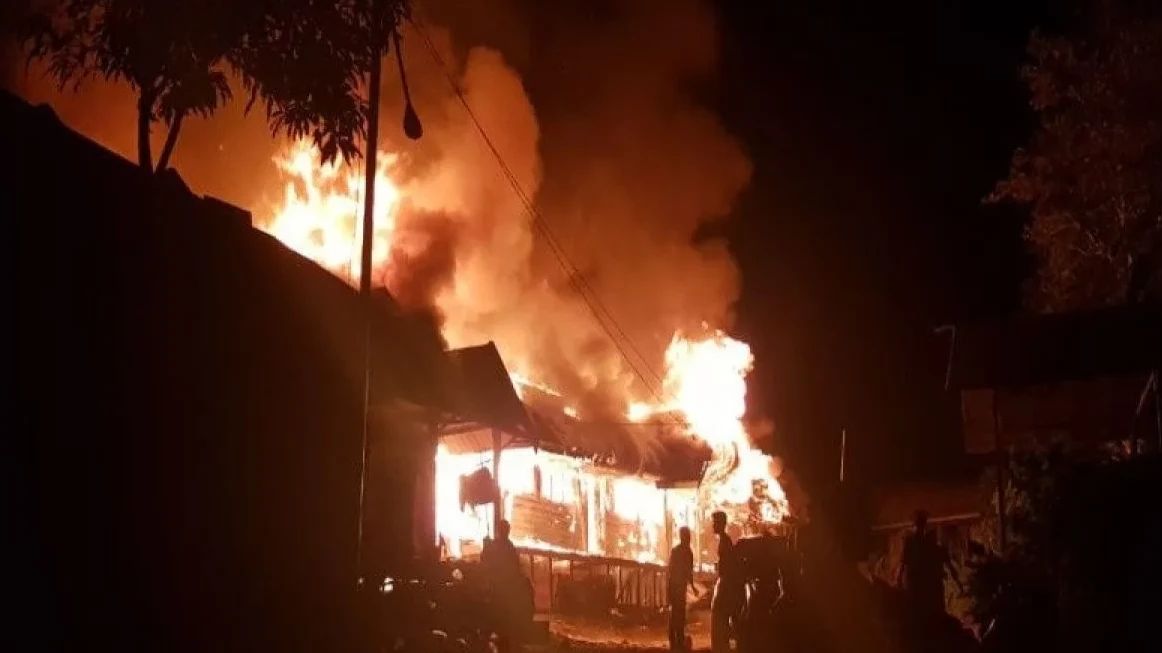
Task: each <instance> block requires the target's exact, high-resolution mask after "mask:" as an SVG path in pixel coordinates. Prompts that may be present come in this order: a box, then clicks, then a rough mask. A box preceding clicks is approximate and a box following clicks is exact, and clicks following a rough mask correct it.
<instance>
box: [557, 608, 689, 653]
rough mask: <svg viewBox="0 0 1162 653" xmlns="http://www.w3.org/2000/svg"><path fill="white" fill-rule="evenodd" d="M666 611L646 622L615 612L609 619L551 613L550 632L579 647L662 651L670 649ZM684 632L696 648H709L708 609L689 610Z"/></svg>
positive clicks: (565, 642)
mask: <svg viewBox="0 0 1162 653" xmlns="http://www.w3.org/2000/svg"><path fill="white" fill-rule="evenodd" d="M666 627H667V621H666V617H665V615H659V616H658V618H656V619H651V620H650V621H649V622H648V623H640V622H639V623H629V622H627V621H624V620H621V619H619V618H618V616H617V615H611V616H610V618H609V619H608V620H604V619H603V620H595V619H580V618H569V617H563V616H556V615H554V617H553V619H552V620H551V621H550V622H549V632H550V633H551V634H552V635H553V639H554V640H556V641H557V642H558V643H559V644H561V645H564V646H567V647H568V648H570V649H574V650H581V651H603V650H610V649H615V650H618V651H664V650H668V649H669V641H668V638H667V636H666ZM686 634H687V635H689V636H691V637H692V638H693V640H694V650H695V651H708V650H710V613H709V612H707V611H704V610H695V611H691V613H690V616H689V619H688V620H687V622H686Z"/></svg>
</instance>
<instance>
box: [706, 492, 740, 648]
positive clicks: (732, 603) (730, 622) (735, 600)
mask: <svg viewBox="0 0 1162 653" xmlns="http://www.w3.org/2000/svg"><path fill="white" fill-rule="evenodd" d="M711 519H712V520H713V521H712V522H711V523H712V525H713V527H714V534H715V535H717V536H718V582H716V583H715V585H714V598H713V599H712V600H711V602H710V648H711V650H712V651H714V652H715V653H720V652H721V653H725V652H726V651H729V650H730V637H731V633H732V631H733V630H734V629H735V628H737V627H738V625H739V617H740V616H741V613H742V608H743V605H744V604H745V603H746V585H745V582H744V579H743V575H742V569H741V568H740V565H739V561H738V555H737V553H736V552H735V550H734V542H732V541H731V539H730V536H729V535H727V534H726V513H724V512H722V511H721V510H720V511H718V512H715V513H714V514H713V515H711Z"/></svg>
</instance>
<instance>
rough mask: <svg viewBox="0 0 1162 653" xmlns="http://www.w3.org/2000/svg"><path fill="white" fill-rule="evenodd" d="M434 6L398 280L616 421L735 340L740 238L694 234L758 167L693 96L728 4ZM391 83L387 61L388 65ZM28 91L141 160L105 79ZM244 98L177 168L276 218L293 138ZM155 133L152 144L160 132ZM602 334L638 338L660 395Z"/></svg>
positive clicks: (389, 109)
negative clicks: (688, 360)
mask: <svg viewBox="0 0 1162 653" xmlns="http://www.w3.org/2000/svg"><path fill="white" fill-rule="evenodd" d="M478 5H483V6H478ZM422 9H424V12H425V13H423V14H422V15H421V19H422V20H423V21H424V25H425V28H424V30H425V33H426V34H427V36H428V37H430V38H431V39H432V41H433V43H434V46H435V49H436V51H437V52H438V53H439V56H440V57H441V58H442V59H443V63H444V66H441V65H439V64H437V63H436V61H435V58H434V57H433V56H432V55H431V52H430V51H429V49H428V46H427V44H426V42H425V39H424V38H423V37H422V36H421V34H419V33H418V32H417V31H416V30H415V29H413V28H411V27H409V28H408V29H407V30H405V33H404V42H405V53H404V54H405V61H406V64H407V69H408V78H409V83H410V88H411V90H412V95H413V99H414V102H415V105H416V108H417V110H418V111H419V113H420V116H421V119H422V120H423V122H424V127H425V135H424V137H423V139H421V140H420V141H418V142H411V141H408V140H407V139H405V138H404V137H403V134H402V129H401V127H400V117H401V116H402V101H401V93H400V90H399V82H398V80H397V79H395V76H394V75H391V74H388V75H387V79H386V80H385V83H386V85H387V86H386V88H385V99H384V103H383V109H384V115H383V119H382V126H383V128H382V132H381V133H382V138H383V142H382V143H381V149H385V150H392V151H394V152H396V153H397V154H398V155H399V163H398V165H397V171H398V172H399V173H400V177H399V179H397V181H398V182H399V183H400V186H401V188H402V189H403V191H404V195H405V197H406V198H407V199H406V200H405V201H404V203H403V205H401V209H400V213H399V216H398V223H397V234H398V239H397V240H396V243H395V248H396V251H395V252H394V253H393V256H392V260H393V261H394V262H395V263H394V264H395V266H396V267H395V269H393V270H390V271H388V272H387V273H386V276H385V277H383V278H384V279H385V280H386V283H387V285H388V287H389V288H390V289H392V290H393V292H394V293H395V294H396V295H397V296H398V297H399V298H400V300H401V302H402V303H404V304H405V305H409V306H417V307H422V306H431V307H434V308H435V309H437V310H438V311H439V313H440V314H441V319H442V324H443V329H444V333H445V336H446V338H447V339H448V341H449V343H450V344H451V345H452V346H462V345H470V344H477V343H479V342H483V341H487V340H493V341H495V342H496V343H497V345H498V347H499V349H500V351H501V354H502V356H503V357H504V358H505V360H506V362H507V363H508V365H509V366H510V368H511V369H513V370H519V371H521V372H522V373H524V374H526V375H530V376H533V377H536V378H539V379H541V380H543V381H545V382H547V383H549V384H551V385H553V386H555V387H557V388H559V389H560V390H561V391H562V392H563V394H565V395H566V396H568V397H570V398H574V399H575V401H576V407H577V408H578V409H579V411H581V413H582V414H583V415H584V416H586V417H591V418H592V417H598V418H605V417H614V416H616V417H617V418H620V416H621V415H622V414H623V411H624V408H625V405H626V402H627V401H628V400H629V399H645V400H648V399H652V398H654V397H653V394H652V393H653V390H656V389H657V388H658V387H659V386H660V381H659V378H658V377H660V376H661V374H662V369H661V364H662V353H663V351H664V349H665V347H666V345H667V344H668V343H669V341H670V338H671V336H672V335H673V333H674V332H675V331H676V330H683V331H686V332H694V333H696V332H697V330H698V329H699V328H701V325H702V324H704V323H706V324H709V325H710V326H712V327H718V328H728V327H729V326H730V322H731V317H732V315H731V314H732V306H733V304H734V302H735V300H736V298H737V295H738V283H739V279H738V270H737V268H736V266H735V263H734V261H733V260H732V258H731V256H730V254H729V252H728V250H727V248H726V245H725V243H724V242H721V241H717V240H699V239H698V234H699V232H700V231H701V230H702V229H703V228H704V227H705V226H706V225H707V224H708V223H711V222H714V221H716V220H720V219H722V218H724V217H725V216H726V215H727V214H728V213H729V211H730V209H731V205H732V203H733V202H734V200H735V198H736V197H737V195H738V194H739V192H740V191H741V190H742V189H743V188H744V187H745V185H746V184H747V182H748V179H749V175H750V165H749V162H748V160H747V158H746V156H745V154H744V152H743V151H742V149H741V147H740V145H739V143H738V141H737V140H736V139H734V138H733V137H732V136H731V135H730V134H729V133H727V132H726V131H725V129H724V128H723V126H722V124H721V122H720V121H719V120H718V118H717V117H716V116H715V115H714V113H713V112H711V111H710V110H709V109H708V108H707V107H706V105H705V103H703V102H701V101H699V98H698V91H699V90H700V89H701V88H704V87H705V86H706V85H707V83H709V82H711V81H712V80H713V76H714V74H715V69H716V52H717V48H718V42H717V32H716V28H715V20H714V15H713V12H712V11H711V10H710V9H709V8H708V7H706V6H704V5H703V4H702V3H700V2H697V1H695V0H670V1H665V2H662V1H643V0H612V1H610V2H605V3H596V4H595V3H592V2H562V3H541V2H518V1H515V0H513V1H510V2H504V1H501V0H496V1H494V2H490V3H463V2H451V1H449V2H438V1H432V2H427V3H424V5H423V7H422ZM394 70H395V62H394V60H393V61H390V62H389V65H388V66H385V72H388V73H390V72H393V71H394ZM449 73H450V75H451V77H452V81H453V82H454V83H455V84H456V86H457V87H458V88H459V89H460V90H461V91H462V92H463V94H464V96H465V98H466V99H467V101H468V103H469V104H470V105H471V107H472V110H473V112H474V113H475V117H476V119H477V120H479V123H480V124H481V125H482V126H483V127H484V129H485V130H486V131H487V133H488V134H489V136H490V138H491V140H492V146H494V147H495V148H496V150H497V151H498V152H499V153H500V155H501V156H502V158H503V159H504V161H505V163H506V164H507V166H508V167H509V170H510V171H511V174H512V175H513V177H515V179H516V180H517V181H518V182H519V184H520V186H521V187H522V188H523V190H524V192H525V193H527V195H528V197H529V198H531V199H532V201H533V202H534V203H535V205H536V207H537V209H538V211H539V213H540V215H541V216H543V220H544V224H546V225H547V226H548V228H549V229H551V231H552V233H553V234H554V235H555V237H556V240H557V241H558V242H559V244H560V246H561V248H562V249H563V250H564V252H565V254H566V256H567V258H568V260H569V261H570V263H571V264H572V265H573V266H575V267H576V269H577V270H578V271H579V273H580V275H581V279H583V282H582V283H583V284H584V285H586V286H587V287H588V288H589V289H591V290H592V294H593V296H595V297H596V298H598V300H599V301H600V303H601V304H602V306H601V309H599V310H602V309H603V310H607V311H608V314H609V315H612V316H613V317H614V318H615V319H616V321H617V324H618V325H619V326H618V327H613V326H612V325H611V324H607V327H606V328H602V327H601V326H600V325H599V324H598V323H597V321H596V320H595V318H594V316H593V309H592V308H591V306H590V305H589V304H587V303H586V302H585V301H583V300H582V298H581V297H580V295H579V294H578V291H577V282H576V281H575V280H571V279H570V278H569V276H568V275H566V274H565V272H564V270H563V267H562V264H561V261H560V260H558V257H557V256H556V255H554V253H553V252H552V251H551V249H550V248H549V247H547V246H546V243H545V240H544V238H543V237H542V236H540V235H537V233H536V232H537V226H536V225H535V224H534V220H533V217H532V216H531V215H530V214H529V213H528V212H527V211H526V210H525V207H524V205H523V203H522V201H521V200H520V198H519V197H518V196H517V195H516V194H515V193H514V192H513V191H512V189H511V188H510V185H509V183H508V181H507V180H506V178H505V175H504V174H503V173H502V171H501V169H500V167H499V166H498V164H497V162H496V160H495V157H494V155H493V153H492V151H491V149H490V147H489V146H488V145H487V144H485V143H484V142H483V141H482V139H481V138H480V137H479V135H478V134H477V131H476V126H475V124H474V123H473V120H472V118H471V117H470V116H469V115H468V114H467V112H466V111H465V110H464V108H463V107H462V106H461V104H460V101H459V99H458V98H457V97H456V95H455V94H454V93H453V92H452V89H451V87H450V84H449V80H448V79H447V77H446V75H447V74H449ZM15 84H16V86H17V88H18V90H19V91H20V92H21V93H22V94H24V95H25V96H26V97H28V98H30V99H32V100H34V101H50V102H51V103H52V104H53V106H54V108H56V110H57V111H58V113H59V114H60V115H61V116H62V118H63V119H64V120H65V121H66V122H67V123H69V124H71V125H72V126H74V127H75V128H77V129H78V130H80V131H82V132H84V133H86V134H88V135H89V136H91V137H93V138H94V139H95V140H98V141H99V142H101V143H103V144H104V145H106V146H108V147H110V148H112V149H114V150H116V151H118V152H120V153H122V154H124V155H127V156H130V157H132V156H133V153H134V152H135V147H134V142H133V139H134V120H133V98H132V97H131V95H130V93H129V91H128V89H126V88H123V87H118V86H111V85H107V84H97V83H91V84H88V85H87V86H85V87H84V88H83V89H82V91H81V92H80V93H79V94H76V95H72V94H62V93H60V92H58V91H57V90H56V89H55V88H54V86H53V84H52V83H51V82H49V81H47V80H46V79H44V78H43V76H42V71H41V70H40V69H38V68H36V67H33V68H32V69H31V70H30V71H29V72H27V73H23V72H22V73H21V74H19V75H17V76H16V78H15ZM242 104H243V103H242V102H240V101H235V102H233V103H232V104H231V105H230V106H228V107H227V108H226V109H225V110H224V111H222V112H221V113H220V114H219V115H217V116H215V117H214V118H212V119H210V120H206V121H199V120H192V121H189V122H188V123H187V124H186V126H185V127H184V130H183V134H182V137H181V139H180V141H179V144H178V147H177V150H176V152H175V158H174V167H175V168H177V169H178V171H179V172H180V173H181V174H182V176H183V177H184V178H185V179H186V181H187V183H189V185H190V186H191V187H192V188H194V189H195V190H196V191H198V192H203V193H207V194H211V195H215V196H218V197H221V198H222V199H225V200H227V201H231V202H234V203H237V204H239V205H241V206H245V207H248V208H250V209H251V210H252V211H253V212H254V214H255V216H256V219H257V220H260V221H261V220H263V219H264V218H265V217H268V216H270V215H272V211H273V210H274V206H275V204H276V203H277V202H278V201H279V199H280V192H279V189H280V188H281V183H280V181H279V179H278V177H277V175H276V170H275V167H274V165H273V164H272V163H271V157H272V156H273V155H274V154H275V153H276V150H277V149H278V148H280V147H282V146H283V145H284V144H283V143H276V142H273V141H272V140H271V138H270V136H269V131H268V130H267V128H266V126H265V125H264V123H263V120H262V115H261V111H256V112H254V113H252V114H251V115H248V116H244V115H243V114H242V106H241V105H242ZM156 131H160V129H158V130H156ZM154 137H155V139H157V141H158V143H157V145H156V146H155V150H154V151H158V149H159V147H160V141H161V140H162V139H163V138H164V134H163V133H155V134H154ZM607 329H608V330H610V331H613V332H614V334H615V335H616V336H617V337H618V338H619V339H622V338H623V335H624V339H623V344H622V348H623V349H624V350H625V351H626V352H627V353H628V354H629V356H630V357H631V358H633V359H634V365H635V366H637V367H638V368H639V370H640V371H641V375H642V376H644V377H645V380H646V383H643V382H642V380H641V379H640V378H639V376H638V374H636V373H635V372H633V371H632V370H631V368H630V365H629V364H628V363H627V362H626V360H625V358H624V357H623V356H622V355H621V354H620V353H619V352H618V349H617V347H615V345H614V344H613V341H612V340H611V338H610V336H609V334H608V333H607V332H606V331H607ZM618 329H621V330H624V334H622V333H618ZM630 343H632V344H630ZM639 355H640V357H641V358H640V359H639V358H638V357H639ZM642 359H644V360H642ZM655 374H656V375H657V376H655Z"/></svg>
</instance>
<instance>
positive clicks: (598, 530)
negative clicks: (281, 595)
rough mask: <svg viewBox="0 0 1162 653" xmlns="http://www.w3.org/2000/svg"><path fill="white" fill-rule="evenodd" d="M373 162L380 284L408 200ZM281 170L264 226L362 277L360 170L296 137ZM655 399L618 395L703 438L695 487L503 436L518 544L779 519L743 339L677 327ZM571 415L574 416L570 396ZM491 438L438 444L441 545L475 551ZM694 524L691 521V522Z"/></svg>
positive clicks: (778, 498)
mask: <svg viewBox="0 0 1162 653" xmlns="http://www.w3.org/2000/svg"><path fill="white" fill-rule="evenodd" d="M379 159H380V162H381V163H380V166H379V169H378V170H377V171H376V175H375V193H376V195H375V215H374V230H373V235H372V277H373V283H374V284H375V285H384V284H385V282H386V279H387V277H388V276H389V275H390V273H391V271H392V252H393V245H394V243H393V236H394V235H395V225H396V219H397V214H398V211H399V210H400V207H401V205H402V204H404V203H406V202H407V201H408V199H409V198H408V196H407V191H406V190H405V187H404V186H403V185H402V184H400V183H398V180H397V179H396V178H393V174H395V173H396V168H397V163H398V158H397V157H396V156H394V155H392V154H390V153H383V152H381V153H380V154H379ZM274 163H275V165H276V167H277V168H278V170H279V172H280V174H281V175H282V177H283V180H284V188H283V192H282V201H281V204H279V205H278V206H277V207H276V208H275V209H274V210H273V211H272V213H271V215H270V216H269V219H268V220H266V221H265V222H264V223H263V224H262V228H263V229H264V230H266V231H267V232H269V233H270V234H271V235H273V236H275V237H276V238H278V239H279V240H280V241H282V242H283V243H284V244H286V245H287V246H288V247H290V248H291V249H294V250H295V251H297V252H299V253H300V254H302V255H303V256H305V257H307V258H310V259H312V260H314V261H316V262H317V263H319V264H320V265H321V266H323V267H325V268H326V269H328V270H330V271H331V272H333V273H334V274H336V275H337V276H339V277H341V278H344V279H346V280H347V281H348V282H350V283H355V281H356V280H357V279H358V278H359V275H360V270H359V256H358V253H359V251H360V248H359V243H360V242H361V239H362V228H361V214H362V204H363V194H362V189H363V179H362V174H361V173H360V172H359V171H358V170H357V169H349V168H344V167H343V166H341V165H338V164H326V165H324V164H322V163H321V162H320V158H319V156H318V152H317V151H316V150H315V149H314V148H313V147H312V146H311V145H310V144H309V143H307V142H305V141H300V142H297V143H294V144H292V145H290V146H289V147H288V148H287V149H286V150H285V152H284V153H283V154H282V155H280V156H278V157H276V158H275V160H274ZM664 363H665V373H664V382H663V387H662V391H661V394H662V399H661V400H660V401H653V402H643V401H640V400H635V398H632V397H627V398H626V401H625V404H624V405H625V415H626V418H627V419H628V420H629V421H631V422H645V421H649V420H655V419H662V417H663V416H665V417H666V418H667V421H670V419H673V421H674V422H676V423H677V424H680V425H682V428H683V429H684V430H685V431H687V432H688V433H689V434H690V435H692V436H694V437H697V438H700V439H701V440H703V441H704V442H706V444H707V445H708V446H709V447H710V449H711V450H712V452H713V458H712V460H711V461H710V463H709V464H708V466H707V469H706V472H705V475H704V477H703V479H702V482H701V484H700V485H699V486H698V488H686V489H672V488H671V489H665V490H664V489H661V488H659V487H658V486H657V485H656V483H655V479H648V478H644V477H640V476H634V475H627V474H625V473H620V472H615V471H614V470H611V469H604V468H600V467H598V466H595V465H594V464H592V463H591V462H589V461H586V460H583V459H575V458H571V457H568V456H562V455H557V454H551V453H548V452H544V451H536V450H534V449H531V448H529V449H506V450H505V451H504V453H503V454H502V456H501V457H500V462H499V469H498V474H497V482H498V484H499V489H500V494H501V496H500V500H499V504H500V506H501V507H502V510H503V512H504V515H505V516H506V517H507V518H509V519H510V521H512V522H513V536H514V540H516V541H517V543H518V544H520V545H523V546H528V547H531V548H542V549H553V550H564V551H571V552H576V553H589V554H600V555H609V556H615V557H624V558H628V559H635V560H639V561H659V560H662V559H664V557H665V554H666V552H667V551H668V550H669V547H670V546H671V544H672V542H670V541H668V540H671V539H674V538H676V537H677V528H678V526H682V525H687V526H696V525H698V524H700V523H702V522H704V521H705V520H706V518H707V517H708V515H709V512H710V511H713V510H719V509H721V510H725V511H726V512H727V513H728V514H729V515H730V516H731V518H732V521H733V522H735V523H736V524H738V525H739V526H740V527H741V528H742V529H743V530H744V531H761V530H763V529H764V528H765V527H766V526H769V525H772V524H776V523H778V522H781V521H782V520H783V519H784V517H785V516H786V515H787V513H788V504H787V498H786V495H785V494H784V492H783V490H782V488H781V486H780V485H779V482H778V480H777V478H776V476H777V475H778V472H777V469H776V466H775V464H774V461H773V460H772V459H771V457H770V456H767V455H766V454H764V453H762V452H761V451H759V450H757V449H755V448H754V447H753V446H752V444H751V441H750V437H749V436H748V434H747V431H746V428H745V425H744V423H743V415H744V413H745V412H746V389H747V387H746V377H747V375H748V374H749V372H750V371H751V369H752V367H753V365H754V357H753V355H752V354H751V351H750V347H749V346H748V345H747V344H746V343H744V342H741V341H739V340H735V339H733V338H730V337H729V336H727V335H725V334H724V333H722V332H721V331H713V330H710V329H707V330H706V333H705V334H702V335H701V336H698V337H688V336H686V335H684V334H680V333H679V334H675V335H674V336H673V339H672V340H671V342H670V345H669V347H668V348H667V350H666V352H665V358H664ZM512 379H513V382H514V383H513V385H514V387H515V388H516V390H517V392H518V394H522V393H524V392H525V391H527V390H528V389H530V388H532V389H536V390H537V391H539V392H542V393H546V394H550V395H554V396H556V397H558V398H561V393H559V392H556V391H555V390H553V389H552V388H551V387H549V386H548V385H546V384H545V383H543V382H540V381H536V380H533V379H531V378H530V377H529V376H528V375H527V374H523V372H522V371H521V370H515V371H514V373H513V375H512ZM561 410H562V412H563V414H564V415H565V416H566V417H567V418H569V419H572V420H584V419H585V416H584V415H580V414H578V411H577V410H576V409H575V408H574V407H572V406H571V405H569V404H564V405H563V407H562V408H561ZM491 456H492V453H491V451H490V450H489V451H487V452H477V453H457V454H453V453H449V452H448V451H447V449H446V448H444V447H443V446H441V447H440V449H439V452H438V454H437V461H436V463H437V465H436V466H437V488H436V504H437V505H436V513H437V515H436V521H437V530H438V531H439V533H440V535H441V537H442V538H443V540H444V542H445V544H446V546H447V552H448V554H450V555H453V556H460V555H467V554H470V553H472V552H473V551H476V550H479V546H480V544H481V542H482V541H483V538H484V537H485V536H486V535H487V534H488V533H489V532H490V531H491V523H492V512H491V511H492V506H491V505H490V504H485V505H480V506H476V507H474V506H471V505H469V504H468V503H466V502H465V501H464V497H463V496H461V489H462V478H464V477H466V476H469V475H471V474H473V473H474V472H477V471H478V470H480V469H487V470H489V471H490V472H491V470H492V466H493V461H492V460H491ZM694 530H695V532H697V531H698V529H694Z"/></svg>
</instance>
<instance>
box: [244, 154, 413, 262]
mask: <svg viewBox="0 0 1162 653" xmlns="http://www.w3.org/2000/svg"><path fill="white" fill-rule="evenodd" d="M378 158H379V162H378V164H377V165H376V171H375V208H374V216H373V224H374V229H373V231H372V241H371V263H372V265H371V268H372V273H373V276H375V277H377V278H381V277H382V275H383V271H384V270H386V269H387V267H388V265H389V259H390V257H391V251H392V234H393V231H394V229H395V212H396V209H397V207H398V206H399V202H400V197H401V194H400V190H399V188H398V187H397V186H396V184H395V182H394V181H393V180H392V179H391V177H390V176H389V174H388V173H389V171H390V170H391V169H392V167H393V166H394V165H395V163H396V160H397V157H396V156H395V155H393V154H389V153H386V152H379V154H378ZM274 164H275V166H276V167H277V168H278V170H279V172H280V173H281V174H282V176H283V177H284V178H285V182H286V183H285V186H284V188H283V198H282V204H281V205H280V206H278V207H277V208H276V209H275V211H274V212H273V215H271V216H270V218H269V219H268V220H266V221H265V222H263V223H262V224H261V225H260V226H261V227H262V228H263V229H264V230H265V231H267V232H269V233H270V234H271V235H273V236H274V237H275V238H278V239H279V240H281V241H282V242H283V243H284V244H285V245H286V246H287V247H290V248H291V249H293V250H295V251H296V252H298V253H300V254H302V255H303V256H305V257H307V258H309V259H311V260H313V261H315V262H316V263H318V264H319V265H322V266H323V267H325V268H327V269H328V270H330V271H331V272H333V273H335V274H336V275H338V276H340V277H343V278H345V279H347V280H348V281H352V282H354V280H356V279H358V278H359V275H360V272H361V270H360V260H359V258H360V256H359V254H360V243H361V242H362V239H363V220H362V216H363V189H364V187H365V184H364V179H363V176H362V174H361V173H360V171H359V170H356V169H353V168H344V167H342V166H340V164H339V163H338V161H336V162H333V163H322V162H321V157H320V156H319V151H318V150H317V149H316V148H315V147H314V146H313V145H312V144H311V143H310V142H309V141H306V140H299V141H296V142H294V143H292V144H290V146H288V147H287V148H286V150H285V151H284V152H282V153H281V154H279V155H277V156H275V157H274ZM379 283H380V285H382V282H381V281H380V282H379Z"/></svg>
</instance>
